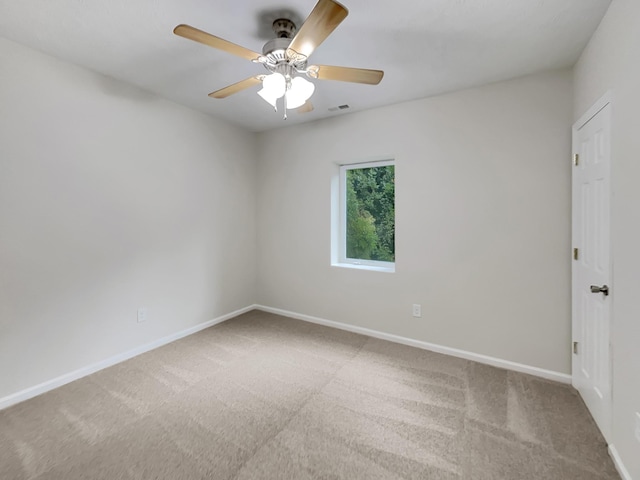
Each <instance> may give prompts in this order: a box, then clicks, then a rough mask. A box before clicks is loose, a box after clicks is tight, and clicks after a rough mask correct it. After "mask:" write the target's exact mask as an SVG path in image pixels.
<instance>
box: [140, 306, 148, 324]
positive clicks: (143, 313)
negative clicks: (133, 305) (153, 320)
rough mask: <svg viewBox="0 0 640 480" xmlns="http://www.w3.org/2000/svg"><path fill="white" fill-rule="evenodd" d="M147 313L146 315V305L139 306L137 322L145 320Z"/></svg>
mask: <svg viewBox="0 0 640 480" xmlns="http://www.w3.org/2000/svg"><path fill="white" fill-rule="evenodd" d="M147 315H148V311H147V307H140V308H139V309H138V323H142V322H146V321H147Z"/></svg>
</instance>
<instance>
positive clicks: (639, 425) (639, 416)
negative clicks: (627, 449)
mask: <svg viewBox="0 0 640 480" xmlns="http://www.w3.org/2000/svg"><path fill="white" fill-rule="evenodd" d="M636 440H638V441H639V442H640V412H636Z"/></svg>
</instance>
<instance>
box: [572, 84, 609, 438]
mask: <svg viewBox="0 0 640 480" xmlns="http://www.w3.org/2000/svg"><path fill="white" fill-rule="evenodd" d="M613 101H614V95H613V91H612V90H608V91H607V92H606V93H605V94H604V95H603V96H602V97H600V98H599V99H598V100H596V102H595V103H594V104H593V105H592V106H591V107H590V108H589V109H588V110H587V111H586V112H585V113H584V114H583V115H581V116H580V118H579V119H578V120H577V121H576V122H575V123H574V124H573V126H572V128H571V152H572V158H573V155H575V154H576V153H578V142H577V136H578V135H577V133H578V130H580V129H581V128H582V127H584V126H585V125H586V124H587V123H588V122H589V121H590V120H591V119H592V118H593V117H595V116H596V115H597V114H598V113H600V112H601V111H602V110H604V109H605V108H606V107H607V106H608V105H609V106H610V108H611V123H610V132H609V133H610V137H609V149H610V150H609V268H610V276H611V277H610V282H609V285H610V288H611V290H612V294H611V295H610V296H609V382H610V385H609V387H610V390H611V391H610V402H609V412H607V413H608V416H609V426H610V427H611V428H612V427H613V395H614V381H613V347H614V346H613V344H612V339H613V329H614V323H615V322H614V301H615V282H614V276H613V265H614V258H613V240H614V239H613V228H612V227H613V214H612V210H613V209H612V203H613V182H611V179H612V178H613V168H614V166H613V141H612V137H613V108H614V105H613ZM573 183H574V174H573V163H572V164H571V199H572V206H571V246H572V248H573V247H574V229H575V225H574V224H575V210H574V206H573V194H574V191H573V190H574V185H573ZM573 261H574V260H571V262H572V263H571V341H572V342H573V341H575V340H576V337H575V335H576V334H577V325H576V323H577V320H576V308H575V302H576V300H577V299H576V292H575V273H574V267H573ZM575 361H576V358H575V355H573V350H572V353H571V378H572V380H571V383H572V385H573V387H574V388H576V384H575V378H574V366H575ZM602 433H603V436H605V437H606V435H605V432H602ZM607 433H608V435H609V436H611V433H612V432H607ZM605 440H606V441H607V442H608V443H609V444H610V443H611V441H612V439H611V438H605Z"/></svg>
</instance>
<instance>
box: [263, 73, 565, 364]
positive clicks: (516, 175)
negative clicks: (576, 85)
mask: <svg viewBox="0 0 640 480" xmlns="http://www.w3.org/2000/svg"><path fill="white" fill-rule="evenodd" d="M571 107H572V87H571V73H570V72H569V71H560V72H551V73H546V74H540V75H534V76H529V77H524V78H521V79H516V80H512V81H508V82H501V83H497V84H493V85H488V86H484V87H480V88H474V89H471V90H466V91H462V92H457V93H453V94H449V95H444V96H440V97H436V98H429V99H424V100H419V101H414V102H409V103H404V104H399V105H394V106H390V107H385V108H379V109H375V110H370V111H367V112H362V113H357V114H352V115H346V116H342V117H337V118H334V119H329V120H324V121H318V122H314V123H309V124H304V125H299V126H295V127H291V128H287V129H281V130H277V131H272V132H268V133H265V134H261V135H260V136H259V147H260V151H261V155H260V158H259V162H258V178H259V179H260V180H259V184H258V237H259V239H260V241H259V245H258V258H259V268H258V285H259V289H258V300H259V303H261V304H263V305H266V306H269V307H274V308H280V309H284V310H289V311H292V312H297V313H301V314H306V315H312V316H316V317H321V318H325V319H329V320H334V321H339V322H343V323H348V324H352V325H356V326H360V327H367V328H371V329H374V330H379V331H383V332H388V333H392V334H396V335H401V336H405V337H410V338H413V339H418V340H423V341H427V342H432V343H436V344H440V345H444V346H449V347H454V348H459V349H463V350H467V351H471V352H475V353H480V354H485V355H490V356H494V357H498V358H502V359H506V360H511V361H515V362H520V363H523V364H527V365H532V366H536V367H540V368H544V369H549V370H553V371H557V372H563V373H569V372H570V354H569V344H570V282H571V278H570V256H569V255H570V249H571V245H570V226H571V221H570V187H571V182H570V174H571V170H570V161H569V157H570V151H571V150H570V126H571V123H572V109H571ZM381 155H391V156H393V157H394V158H395V159H396V162H397V163H396V242H397V243H396V258H397V261H396V272H395V273H381V272H370V271H358V270H352V269H344V268H339V267H331V266H330V236H331V234H330V225H331V182H332V178H334V177H335V175H337V172H338V168H337V164H338V163H348V162H354V161H361V160H366V159H370V158H375V157H379V156H381ZM413 303H419V304H422V313H423V318H422V319H414V318H412V317H411V304H413Z"/></svg>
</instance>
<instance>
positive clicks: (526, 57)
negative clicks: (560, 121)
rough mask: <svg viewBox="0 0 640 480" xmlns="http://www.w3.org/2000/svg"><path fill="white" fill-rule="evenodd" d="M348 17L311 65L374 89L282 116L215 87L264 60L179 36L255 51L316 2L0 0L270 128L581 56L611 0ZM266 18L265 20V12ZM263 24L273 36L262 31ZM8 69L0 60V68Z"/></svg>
mask: <svg viewBox="0 0 640 480" xmlns="http://www.w3.org/2000/svg"><path fill="white" fill-rule="evenodd" d="M342 3H343V4H344V5H345V6H346V7H347V8H348V9H349V16H348V17H347V18H346V19H345V21H344V22H343V23H342V24H341V25H340V26H339V27H338V28H337V29H336V30H335V31H334V32H333V34H332V35H331V36H330V37H329V38H328V39H327V40H326V41H325V42H324V43H323V44H322V45H321V46H320V47H319V48H318V49H317V50H316V51H315V52H314V54H313V55H312V56H311V59H310V63H316V64H328V65H342V66H351V67H361V68H374V69H381V70H384V71H385V77H384V79H383V80H382V82H381V83H380V85H377V86H370V85H359V84H351V83H344V82H334V81H321V80H316V81H315V83H316V92H315V94H314V95H313V97H312V101H313V103H314V105H315V110H314V111H313V112H311V113H308V114H297V113H295V112H294V113H292V114H291V115H290V117H289V120H287V121H286V124H285V123H283V122H284V121H283V119H282V116H281V115H280V114H279V113H275V112H274V111H273V109H272V108H271V107H270V106H269V105H268V104H267V103H266V102H264V101H263V100H262V99H261V98H260V97H259V96H258V95H256V93H255V92H256V91H257V90H258V87H254V88H251V89H249V90H246V91H244V92H241V93H239V94H237V95H234V96H232V97H229V98H227V99H224V100H214V99H211V98H209V97H207V94H208V93H209V92H211V91H213V90H217V89H219V88H222V87H224V86H226V85H228V84H231V83H235V82H237V81H239V80H242V79H244V78H246V77H249V76H252V75H255V74H258V73H263V72H264V69H263V67H262V66H260V65H257V64H253V63H251V62H249V61H247V60H244V59H242V58H239V57H235V56H232V55H230V54H228V53H225V52H222V51H219V50H216V49H213V48H210V47H206V46H204V45H201V44H198V43H195V42H192V41H189V40H186V39H184V38H181V37H177V36H175V35H173V33H172V30H173V28H174V27H175V26H176V25H177V24H180V23H187V24H190V25H192V26H194V27H197V28H200V29H201V30H205V31H207V32H210V33H212V34H214V35H217V36H219V37H222V38H225V39H227V40H229V41H232V42H234V43H237V44H240V45H242V46H244V47H247V48H249V49H251V50H255V51H261V49H262V45H263V44H264V43H265V41H266V40H267V39H268V38H269V33H270V31H269V26H268V24H269V23H270V22H269V20H268V19H269V18H271V19H273V14H270V13H269V12H273V11H277V10H280V11H282V12H285V11H292V12H293V13H294V14H295V15H297V16H298V17H299V18H306V16H307V15H308V14H309V12H311V10H312V9H313V7H314V5H315V0H207V1H205V0H55V1H52V0H28V1H27V0H23V1H14V0H0V35H1V36H4V37H6V38H8V39H10V40H14V41H16V42H18V43H21V44H24V45H27V46H29V47H32V48H35V49H37V50H40V51H42V52H45V53H48V54H51V55H53V56H55V57H58V58H60V59H63V60H66V61H69V62H72V63H75V64H77V65H82V66H84V67H87V68H89V69H92V70H95V71H97V72H100V73H103V74H105V75H109V76H111V77H115V78H117V79H120V80H123V81H125V82H129V83H132V84H135V85H138V86H140V87H142V88H144V89H146V90H150V91H153V92H156V93H157V94H159V95H161V96H162V97H165V98H168V99H170V100H173V101H175V102H177V103H181V104H183V105H186V106H188V107H191V108H194V109H197V110H200V111H202V112H205V113H208V114H210V115H212V116H215V117H218V118H221V119H224V120H227V121H229V122H232V123H235V124H237V125H240V126H243V127H245V128H247V129H249V130H252V131H264V130H269V129H271V128H278V127H282V126H284V125H290V124H294V123H300V122H306V121H310V120H315V119H318V118H324V117H329V116H334V115H343V114H344V112H329V111H328V109H329V108H330V107H335V106H337V105H341V104H349V105H350V106H351V109H350V110H347V112H348V111H358V110H364V109H368V108H372V107H376V106H381V105H388V104H392V103H397V102H402V101H406V100H412V99H416V98H422V97H427V96H431V95H435V94H439V93H443V92H447V91H453V90H457V89H460V88H465V87H470V86H474V85H480V84H484V83H488V82H493V81H498V80H505V79H509V78H513V77H517V76H521V75H526V74H529V73H533V72H538V71H542V70H549V69H556V68H562V67H569V66H571V65H573V64H574V63H575V61H576V60H577V59H578V56H579V54H580V52H581V51H582V49H583V48H584V46H585V45H586V43H587V41H588V39H589V38H590V36H591V34H592V33H593V32H594V31H595V29H596V27H597V25H598V23H599V22H600V20H601V19H602V17H603V16H604V14H605V12H606V9H607V8H608V6H609V4H610V3H611V0H344V1H343V2H342ZM265 19H267V20H265ZM265 32H266V33H265ZM0 68H1V66H0Z"/></svg>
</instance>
